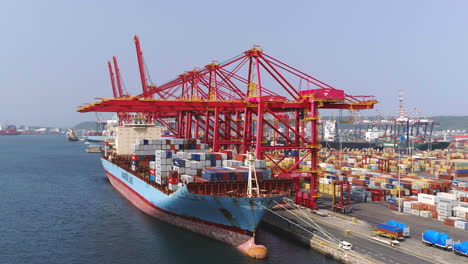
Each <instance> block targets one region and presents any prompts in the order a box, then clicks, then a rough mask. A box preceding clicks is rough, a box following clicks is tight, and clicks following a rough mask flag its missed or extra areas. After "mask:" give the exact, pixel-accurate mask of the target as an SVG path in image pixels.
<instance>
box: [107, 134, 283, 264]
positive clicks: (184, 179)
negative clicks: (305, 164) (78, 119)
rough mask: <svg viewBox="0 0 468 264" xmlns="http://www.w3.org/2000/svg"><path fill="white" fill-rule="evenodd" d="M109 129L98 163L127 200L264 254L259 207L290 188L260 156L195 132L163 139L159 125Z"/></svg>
mask: <svg viewBox="0 0 468 264" xmlns="http://www.w3.org/2000/svg"><path fill="white" fill-rule="evenodd" d="M115 130H116V131H115V132H116V133H115V135H116V136H115V138H113V139H107V140H106V142H105V146H104V151H105V152H104V154H103V156H102V157H101V161H102V166H103V167H104V170H105V172H106V174H107V177H108V179H109V181H110V183H111V184H112V185H113V186H114V187H115V188H116V189H117V190H118V191H119V192H120V193H121V194H122V195H123V196H124V197H125V198H127V199H128V200H129V201H130V202H131V203H132V204H133V205H135V206H136V207H137V208H139V209H140V210H142V211H143V212H145V213H147V214H149V215H151V216H153V217H156V218H158V219H161V220H163V221H165V222H168V223H171V224H173V225H176V226H178V227H181V228H185V229H188V230H190V231H193V232H196V233H199V234H202V235H205V236H208V237H211V238H214V239H217V240H219V241H222V242H224V243H227V244H230V245H232V246H234V247H236V248H237V249H239V250H240V251H241V252H243V253H244V254H246V255H248V256H250V257H253V258H258V259H262V258H265V257H266V256H267V249H266V248H265V247H264V246H262V245H257V244H255V231H256V228H257V226H258V224H259V223H260V221H261V219H262V217H263V215H264V214H265V212H266V210H267V209H269V208H271V207H273V206H274V205H276V203H277V202H280V200H282V199H283V198H284V197H285V196H286V195H288V194H289V192H290V189H291V187H292V186H291V184H292V182H291V180H289V179H271V178H272V177H271V175H272V174H271V169H268V168H266V164H265V161H263V160H250V161H249V159H248V155H246V154H242V155H240V154H236V152H235V151H231V150H221V151H220V152H210V151H209V150H208V145H207V144H202V143H200V140H195V139H175V138H173V139H165V138H164V137H162V136H161V135H162V131H163V130H164V128H163V127H156V126H147V127H141V126H139V127H137V128H135V127H131V126H122V127H116V128H115ZM132 142H134V143H133V144H132Z"/></svg>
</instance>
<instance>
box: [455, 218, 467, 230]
mask: <svg viewBox="0 0 468 264" xmlns="http://www.w3.org/2000/svg"><path fill="white" fill-rule="evenodd" d="M454 223H455V224H454V227H455V228H460V229H463V230H468V222H467V221H463V220H457V221H455V222H454Z"/></svg>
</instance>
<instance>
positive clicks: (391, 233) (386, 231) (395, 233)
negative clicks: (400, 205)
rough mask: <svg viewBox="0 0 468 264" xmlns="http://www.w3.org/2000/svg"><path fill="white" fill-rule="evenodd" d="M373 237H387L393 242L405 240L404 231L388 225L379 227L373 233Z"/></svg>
mask: <svg viewBox="0 0 468 264" xmlns="http://www.w3.org/2000/svg"><path fill="white" fill-rule="evenodd" d="M372 235H375V236H381V237H387V238H390V239H393V240H398V239H403V238H404V236H403V229H402V228H399V227H396V226H393V225H387V224H380V225H377V228H376V229H375V230H373V231H372Z"/></svg>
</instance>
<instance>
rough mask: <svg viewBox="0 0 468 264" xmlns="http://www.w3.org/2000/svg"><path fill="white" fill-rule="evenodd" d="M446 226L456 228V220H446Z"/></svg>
mask: <svg viewBox="0 0 468 264" xmlns="http://www.w3.org/2000/svg"><path fill="white" fill-rule="evenodd" d="M444 224H445V225H448V226H454V225H455V220H453V219H450V218H445V219H444Z"/></svg>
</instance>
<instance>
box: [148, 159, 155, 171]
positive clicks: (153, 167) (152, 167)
mask: <svg viewBox="0 0 468 264" xmlns="http://www.w3.org/2000/svg"><path fill="white" fill-rule="evenodd" d="M149 167H150V168H151V169H153V170H154V169H156V161H150V162H149Z"/></svg>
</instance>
